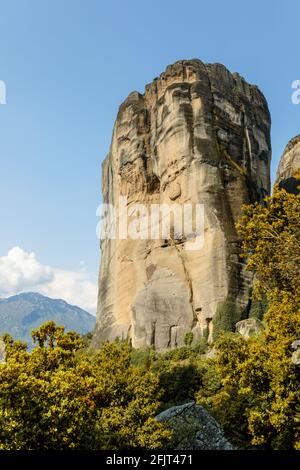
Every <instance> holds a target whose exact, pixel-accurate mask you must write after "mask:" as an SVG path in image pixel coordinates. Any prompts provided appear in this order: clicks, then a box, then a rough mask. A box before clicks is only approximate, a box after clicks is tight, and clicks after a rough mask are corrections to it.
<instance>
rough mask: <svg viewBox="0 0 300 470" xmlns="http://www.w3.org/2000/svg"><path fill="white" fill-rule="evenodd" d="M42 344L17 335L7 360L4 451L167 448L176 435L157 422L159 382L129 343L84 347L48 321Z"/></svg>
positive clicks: (8, 341)
mask: <svg viewBox="0 0 300 470" xmlns="http://www.w3.org/2000/svg"><path fill="white" fill-rule="evenodd" d="M33 339H34V341H35V342H36V343H37V346H36V347H35V348H34V349H33V351H32V352H28V351H27V349H26V345H24V344H22V343H21V342H19V341H13V339H12V338H11V337H10V336H9V335H5V336H4V338H3V340H4V342H5V345H6V362H5V363H3V364H0V384H1V385H0V449H2V450H14V449H16V450H19V449H22V450H24V449H29V450H31V449H43V450H45V449H128V448H134V447H138V448H159V447H161V446H162V445H163V444H164V442H165V441H166V439H167V438H168V437H169V432H168V431H166V430H165V429H164V427H163V426H162V425H161V424H160V423H158V422H157V421H156V420H155V419H154V416H155V413H156V410H157V408H158V405H159V401H158V400H159V395H160V391H159V385H158V379H157V378H156V377H155V376H154V374H153V373H151V372H149V371H147V370H145V369H142V368H136V367H134V366H132V365H131V362H130V361H131V348H130V346H129V345H128V344H126V343H121V344H115V343H107V344H105V345H104V346H103V347H102V348H101V349H100V350H99V352H97V353H96V354H94V355H86V354H85V353H84V352H82V346H83V345H82V340H81V338H80V336H79V335H78V334H77V333H75V332H68V333H66V332H65V331H64V328H63V327H58V326H56V325H55V324H54V323H53V322H48V323H46V324H45V325H43V326H42V327H40V328H39V329H38V330H36V331H34V332H33Z"/></svg>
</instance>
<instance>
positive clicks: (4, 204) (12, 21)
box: [0, 0, 300, 297]
mask: <svg viewBox="0 0 300 470" xmlns="http://www.w3.org/2000/svg"><path fill="white" fill-rule="evenodd" d="M299 5H300V4H299V3H298V4H297V2H296V1H285V2H284V1H271V0H269V1H267V0H266V1H264V2H262V1H256V0H254V1H251V2H248V3H246V4H244V3H241V2H240V1H228V0H227V1H226V2H224V1H216V0H215V1H214V2H209V1H207V0H205V1H194V0H192V1H189V2H182V1H181V2H180V1H177V0H172V1H170V0H167V1H162V0H161V1H157V0H151V1H147V2H146V1H142V0H140V1H136V0H129V1H117V0H112V1H106V2H103V1H100V0H98V1H96V0H60V1H58V0H43V1H40V0H39V1H38V0H26V1H25V0H6V1H4V0H0V80H3V81H5V83H6V87H7V104H6V105H0V162H1V171H0V211H1V219H2V224H1V231H0V259H1V257H6V256H7V253H8V252H9V250H10V249H11V248H12V247H15V246H18V247H21V248H22V250H24V252H25V253H29V252H34V253H35V260H36V261H37V262H38V263H39V264H40V265H41V266H51V267H55V268H59V270H60V271H64V270H65V271H66V272H69V273H71V272H74V273H77V274H78V273H79V272H83V271H84V272H85V273H86V274H85V276H86V280H87V279H88V278H89V279H90V281H91V282H94V281H95V279H96V275H97V271H98V261H99V254H98V240H97V238H96V232H95V228H96V223H97V218H96V215H95V211H96V207H97V205H98V203H99V202H100V197H101V196H100V165H101V161H102V159H103V158H104V157H105V155H106V153H107V151H108V147H109V144H110V139H111V131H112V127H113V123H114V119H115V116H116V112H117V109H118V106H119V104H120V103H121V102H122V101H123V100H124V98H125V97H126V96H127V94H128V93H130V92H131V91H132V90H139V91H143V89H144V85H145V84H146V83H148V82H150V81H151V80H152V79H153V78H154V77H155V76H157V75H158V74H159V73H161V72H162V71H163V70H164V69H165V67H166V66H167V65H168V64H170V63H173V62H175V61H176V60H179V59H183V58H194V57H197V58H200V59H202V60H203V61H205V62H221V63H223V64H225V65H226V66H227V67H228V68H229V69H230V70H231V71H237V72H239V73H240V74H241V75H243V76H244V77H245V78H246V79H247V80H248V81H249V82H251V83H255V84H257V85H258V86H259V87H260V89H261V90H262V91H263V93H264V94H265V96H266V98H267V100H268V103H269V107H270V111H271V115H272V122H273V125H272V145H273V163H272V174H273V175H274V173H275V169H276V166H277V164H278V159H279V157H280V155H281V153H282V151H283V148H284V146H285V145H286V143H287V142H288V140H289V139H290V138H291V137H293V136H294V135H296V134H298V133H300V129H299V117H300V105H299V106H296V105H293V104H292V102H291V94H292V90H291V83H292V82H293V81H294V80H297V79H300V69H299V52H298V46H299V44H298V43H299V35H298V34H297V31H298V30H299V13H300V6H299ZM14 255H16V252H14ZM22 256H23V255H22ZM24 256H25V255H24ZM24 256H23V257H24ZM25 258H26V256H25ZM27 258H28V257H27ZM5 260H6V261H5ZM5 260H4V261H5V262H7V259H6V258H5ZM27 261H28V259H27ZM82 262H84V263H82ZM0 280H1V277H0ZM2 281H3V279H2ZM3 282H4V281H3ZM70 295H71V294H70ZM0 297H1V289H0Z"/></svg>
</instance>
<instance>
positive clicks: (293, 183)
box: [277, 135, 300, 193]
mask: <svg viewBox="0 0 300 470" xmlns="http://www.w3.org/2000/svg"><path fill="white" fill-rule="evenodd" d="M299 180H300V135H297V136H296V137H294V138H293V139H291V140H290V141H289V143H288V144H287V146H286V147H285V149H284V152H283V154H282V157H281V159H280V162H279V166H278V170H277V182H278V183H279V186H280V187H281V188H284V189H286V190H287V191H288V192H292V193H298V192H299V189H298V186H299V185H300V181H299Z"/></svg>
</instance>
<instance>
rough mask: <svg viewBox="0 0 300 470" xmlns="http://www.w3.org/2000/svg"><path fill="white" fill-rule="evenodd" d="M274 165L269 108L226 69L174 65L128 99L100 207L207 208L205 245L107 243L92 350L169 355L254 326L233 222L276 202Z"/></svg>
mask: <svg viewBox="0 0 300 470" xmlns="http://www.w3.org/2000/svg"><path fill="white" fill-rule="evenodd" d="M270 158H271V145H270V115H269V111H268V107H267V103H266V100H265V98H264V97H263V95H262V94H261V93H260V91H259V90H258V88H257V87H256V86H253V85H249V84H248V83H246V82H245V80H244V79H243V78H242V77H241V76H239V75H238V74H231V73H230V72H229V71H228V70H227V69H226V68H225V67H224V66H223V65H220V64H204V63H202V62H201V61H200V60H186V61H180V62H176V63H175V64H174V65H171V66H169V67H167V69H166V71H165V72H164V73H162V74H161V75H160V77H159V78H157V79H155V80H154V81H153V82H152V83H151V84H150V85H147V86H146V89H145V93H144V94H143V95H142V94H140V93H137V92H133V93H131V94H130V95H129V96H128V98H127V99H126V100H125V101H124V103H123V104H122V105H121V106H120V109H119V112H118V116H117V119H116V123H115V126H114V130H113V137H112V143H111V147H110V151H109V154H108V156H107V158H106V159H105V161H104V163H103V182H102V185H103V198H104V201H105V202H107V203H112V204H115V205H116V206H118V201H119V196H120V195H123V196H127V198H128V207H129V208H130V206H131V205H132V204H134V203H137V202H138V203H142V204H146V205H147V206H149V205H150V204H162V203H165V204H180V205H182V204H184V203H192V204H195V203H202V204H204V211H205V213H204V227H205V231H204V245H203V247H202V248H201V249H199V250H197V251H188V250H186V249H185V244H186V241H185V240H184V239H182V240H175V239H173V240H172V239H170V240H164V239H157V240H151V239H140V240H130V239H124V240H120V239H115V240H103V241H102V242H101V253H102V255H101V268H100V276H99V298H98V312H97V325H96V332H95V336H94V346H97V345H99V344H100V343H101V342H102V341H103V340H105V339H114V338H116V337H123V338H126V337H131V339H132V342H133V345H134V346H135V347H145V346H153V347H155V348H156V349H158V350H164V349H167V348H170V347H176V346H179V345H182V344H183V341H184V337H185V334H186V333H187V332H190V331H192V332H193V337H194V340H196V339H197V338H198V337H199V336H201V335H206V336H208V338H209V339H211V338H212V335H213V329H214V324H215V323H216V322H217V321H218V322H219V323H220V322H221V323H222V324H224V323H225V324H226V325H227V326H228V327H229V328H230V327H233V326H234V324H235V323H236V322H237V321H239V320H240V319H241V318H245V317H247V311H248V309H249V307H250V306H249V288H250V285H251V278H250V277H249V276H250V275H249V273H247V272H246V271H245V267H244V263H243V262H242V261H241V259H240V258H239V253H240V240H239V237H238V235H237V233H236V230H235V222H236V221H237V219H238V218H239V216H240V213H241V206H242V204H244V203H249V202H252V201H255V200H261V199H262V198H263V197H265V196H266V195H267V194H268V193H269V190H270V177H269V167H270Z"/></svg>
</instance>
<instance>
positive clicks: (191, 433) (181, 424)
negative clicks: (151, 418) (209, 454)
mask: <svg viewBox="0 0 300 470" xmlns="http://www.w3.org/2000/svg"><path fill="white" fill-rule="evenodd" d="M156 419H157V420H158V421H160V422H163V423H166V425H167V427H168V428H169V429H171V430H172V432H173V436H172V439H171V441H170V443H169V444H168V448H169V449H174V450H233V446H232V445H231V444H230V442H229V441H228V440H227V439H226V438H225V436H224V433H223V430H222V428H221V427H220V426H219V424H218V423H217V421H216V420H215V419H214V418H213V417H212V416H210V414H209V413H207V411H206V410H205V409H204V408H203V407H202V406H200V405H195V403H187V404H185V405H180V406H173V407H172V408H169V409H168V410H165V411H163V412H162V413H160V414H159V415H158V416H157V417H156Z"/></svg>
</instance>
